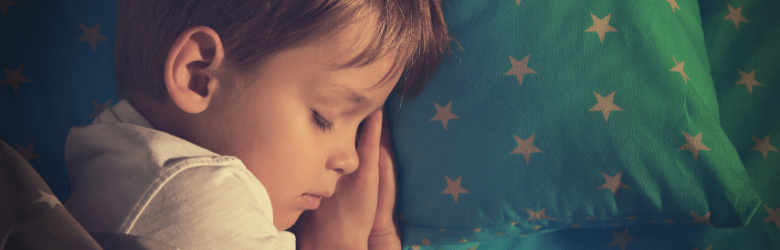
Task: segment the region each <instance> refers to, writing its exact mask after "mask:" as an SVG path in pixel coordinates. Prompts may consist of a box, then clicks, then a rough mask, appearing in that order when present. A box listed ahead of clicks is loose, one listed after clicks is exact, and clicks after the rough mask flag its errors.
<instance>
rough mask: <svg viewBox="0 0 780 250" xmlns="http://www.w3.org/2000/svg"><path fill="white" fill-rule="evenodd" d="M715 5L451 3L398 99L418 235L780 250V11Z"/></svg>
mask: <svg viewBox="0 0 780 250" xmlns="http://www.w3.org/2000/svg"><path fill="white" fill-rule="evenodd" d="M701 4H702V7H701V8H700V7H699V6H698V5H699V3H697V2H695V1H681V0H678V1H655V2H652V1H631V2H625V1H614V2H611V1H606V2H605V1H580V2H577V3H566V4H561V3H555V2H548V1H522V2H521V1H517V2H514V1H504V2H501V3H499V4H496V3H484V2H465V1H460V2H449V8H448V9H447V11H445V14H446V16H445V20H447V21H448V24H449V27H450V30H451V32H452V37H453V38H454V39H453V40H454V41H453V44H457V45H456V46H453V47H456V48H457V47H458V46H460V47H461V48H462V49H456V50H455V51H454V54H453V57H452V58H451V59H450V60H449V61H447V62H446V63H445V64H444V65H443V66H442V68H440V70H439V72H438V73H437V75H436V78H435V79H434V80H433V81H432V82H431V84H430V85H429V86H428V87H427V88H426V90H425V91H424V92H423V93H422V94H421V95H420V96H419V97H417V98H415V99H413V100H410V99H409V98H403V97H396V98H393V99H391V100H389V101H388V104H387V106H388V107H390V108H391V119H392V126H393V136H394V142H395V146H396V152H397V154H398V160H399V178H400V179H401V180H400V183H402V186H401V197H400V198H399V202H400V204H399V207H398V209H399V211H400V212H401V213H402V215H403V216H402V218H403V219H402V225H403V229H404V244H405V246H406V247H407V248H412V249H436V248H434V247H443V248H445V249H469V248H472V247H473V248H477V247H479V249H505V248H506V249H559V248H563V249H617V248H619V249H737V248H739V249H771V248H772V247H775V248H777V247H778V232H777V229H780V224H778V223H780V222H777V221H778V220H780V219H778V215H777V214H776V213H775V211H776V210H777V209H778V205H780V204H777V203H778V199H777V197H778V194H777V192H776V191H773V190H777V189H776V188H774V189H773V188H771V186H772V185H771V184H769V183H771V182H773V181H772V180H773V179H774V180H776V178H777V176H778V174H779V173H778V171H777V168H778V167H780V166H779V165H780V164H778V163H779V161H778V160H777V158H776V157H778V156H777V148H776V147H774V145H773V144H772V143H771V134H772V133H773V131H774V133H776V131H777V129H778V128H777V127H778V126H777V125H776V124H777V121H778V117H780V114H778V113H777V111H776V107H778V103H777V101H776V100H777V96H778V95H780V91H778V88H777V87H776V86H774V85H771V83H772V81H773V80H774V78H772V77H773V76H776V75H777V72H778V61H777V58H778V51H777V48H778V47H780V46H778V44H780V41H778V40H777V38H778V28H777V24H778V19H777V17H776V16H774V15H772V14H771V13H776V11H777V10H778V5H777V4H772V3H769V2H761V1H754V2H750V1H747V2H724V1H707V2H702V3H701ZM772 11H775V12H772ZM743 13H744V14H745V15H747V16H751V15H752V17H750V18H746V17H745V16H743ZM748 13H749V14H748ZM750 19H752V20H754V21H752V23H751V22H750ZM749 25H752V26H749ZM761 72H763V73H761ZM761 74H763V77H760V75H761ZM774 81H776V80H774ZM759 91H761V92H760V93H759ZM721 124H722V125H721ZM683 137H684V139H683ZM676 138H677V139H676ZM716 147H719V148H720V149H716ZM773 155H774V157H775V158H772V156H773ZM758 166H762V167H758ZM756 175H757V176H756ZM754 176H756V177H754ZM754 181H755V182H757V183H754ZM716 183H717V184H716ZM610 191H611V192H610ZM599 192H601V193H599ZM735 197H739V198H738V199H732V198H735ZM762 199H763V201H762ZM702 209H704V210H707V211H703V210H702ZM715 217H721V220H722V219H724V218H723V217H731V218H730V219H734V218H733V217H737V218H739V219H738V220H735V221H733V222H731V223H726V222H724V221H720V222H714V221H716V220H718V219H715ZM746 225H747V226H746ZM725 228H735V229H725ZM732 234H735V235H739V236H733V235H732ZM740 237H744V238H747V239H751V240H742V239H741V238H740Z"/></svg>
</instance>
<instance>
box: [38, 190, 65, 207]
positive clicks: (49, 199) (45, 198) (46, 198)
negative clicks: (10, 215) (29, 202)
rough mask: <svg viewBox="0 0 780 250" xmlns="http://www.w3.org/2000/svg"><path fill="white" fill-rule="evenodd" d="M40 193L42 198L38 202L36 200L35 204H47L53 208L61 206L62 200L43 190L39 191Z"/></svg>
mask: <svg viewBox="0 0 780 250" xmlns="http://www.w3.org/2000/svg"><path fill="white" fill-rule="evenodd" d="M38 192H40V193H41V198H38V199H37V200H35V203H38V202H46V203H49V206H51V208H54V207H55V206H57V204H61V203H60V200H59V199H57V197H56V196H54V195H51V194H48V193H46V192H43V191H41V190H38Z"/></svg>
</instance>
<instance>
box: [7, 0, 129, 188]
mask: <svg viewBox="0 0 780 250" xmlns="http://www.w3.org/2000/svg"><path fill="white" fill-rule="evenodd" d="M0 14H1V15H0V27H2V28H0V68H2V69H0V139H2V140H3V141H5V142H7V143H8V144H9V145H11V147H13V148H14V149H15V150H17V151H19V153H20V154H22V155H23V156H24V157H25V159H26V160H27V161H28V162H29V163H30V165H32V166H33V167H34V168H35V170H37V172H38V173H39V174H40V175H41V177H42V178H43V179H44V180H45V181H46V183H47V184H48V185H49V187H51V190H52V192H54V195H56V196H57V198H59V199H60V200H62V201H64V200H65V199H67V198H68V196H69V195H70V180H69V178H68V173H67V171H66V168H65V157H64V150H63V149H64V148H65V138H66V137H67V135H68V131H69V130H70V128H71V127H73V126H78V125H85V124H90V123H92V121H93V120H94V117H95V116H97V114H100V112H101V111H103V110H104V109H105V108H107V107H109V106H110V105H113V104H115V103H116V102H117V101H119V99H120V98H119V97H117V96H116V94H115V93H116V92H115V85H116V81H115V79H114V36H115V33H116V1H43V2H37V1H3V2H2V3H0Z"/></svg>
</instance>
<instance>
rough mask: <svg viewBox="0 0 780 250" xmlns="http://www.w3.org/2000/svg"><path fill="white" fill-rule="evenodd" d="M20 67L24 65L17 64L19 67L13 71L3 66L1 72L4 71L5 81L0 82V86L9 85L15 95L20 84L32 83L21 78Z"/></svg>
mask: <svg viewBox="0 0 780 250" xmlns="http://www.w3.org/2000/svg"><path fill="white" fill-rule="evenodd" d="M22 66H24V64H19V67H16V69H15V70H11V69H9V68H6V67H5V66H3V71H5V79H3V81H0V85H5V84H11V87H13V88H14V93H15V94H16V93H19V84H20V83H23V82H32V81H30V79H27V78H25V77H24V76H22Z"/></svg>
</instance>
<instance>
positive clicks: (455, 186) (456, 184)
mask: <svg viewBox="0 0 780 250" xmlns="http://www.w3.org/2000/svg"><path fill="white" fill-rule="evenodd" d="M461 177H463V176H462V175H461V176H458V179H457V180H455V181H452V179H450V177H449V176H446V175H445V176H444V178H447V188H446V189H444V191H441V193H442V194H451V195H452V198H453V199H455V204H458V195H460V194H468V193H469V191H468V190H466V189H464V188H462V187H460V180H461Z"/></svg>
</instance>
